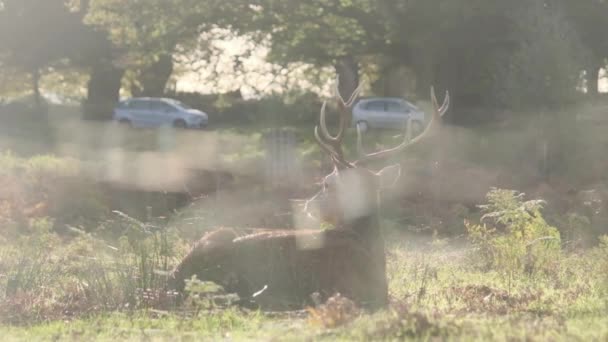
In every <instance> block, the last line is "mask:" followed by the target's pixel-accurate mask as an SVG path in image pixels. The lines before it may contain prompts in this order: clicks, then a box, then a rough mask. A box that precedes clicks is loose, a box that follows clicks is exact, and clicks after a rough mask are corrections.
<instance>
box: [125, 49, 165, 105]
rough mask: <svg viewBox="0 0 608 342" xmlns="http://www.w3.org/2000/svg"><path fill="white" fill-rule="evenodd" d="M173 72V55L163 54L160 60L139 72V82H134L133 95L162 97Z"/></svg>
mask: <svg viewBox="0 0 608 342" xmlns="http://www.w3.org/2000/svg"><path fill="white" fill-rule="evenodd" d="M172 73H173V56H172V55H170V54H163V55H161V56H160V57H159V58H158V60H157V61H156V62H154V63H152V64H151V65H149V66H147V67H145V68H143V69H142V70H141V71H140V72H139V77H138V79H137V81H138V84H133V85H132V87H131V93H132V95H133V96H150V97H160V96H162V95H163V94H164V93H165V87H166V86H167V82H168V81H169V78H170V77H171V74H172Z"/></svg>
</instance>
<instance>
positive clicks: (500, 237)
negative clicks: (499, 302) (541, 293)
mask: <svg viewBox="0 0 608 342" xmlns="http://www.w3.org/2000/svg"><path fill="white" fill-rule="evenodd" d="M523 196H524V194H521V193H517V192H516V191H512V190H501V189H493V190H492V191H490V192H489V193H488V202H489V203H488V204H487V205H484V206H482V209H483V211H484V212H485V215H484V216H483V217H482V219H481V220H482V221H485V220H491V221H492V223H491V224H492V225H493V226H490V227H488V226H487V225H486V224H470V223H467V224H466V228H467V231H468V235H469V239H470V240H471V242H472V243H473V245H475V246H476V248H477V249H476V250H477V253H476V254H475V255H474V258H475V259H479V260H480V261H481V263H482V264H484V266H485V267H486V268H489V269H495V270H497V271H499V272H501V273H502V274H504V275H505V276H506V277H507V278H508V279H510V280H511V279H513V278H514V277H516V276H518V275H521V274H524V273H525V274H529V275H534V274H536V273H538V272H544V273H545V274H546V273H549V272H551V271H552V270H553V269H554V268H555V267H557V264H556V263H557V262H558V261H559V257H560V255H561V253H560V252H561V246H560V235H559V232H558V230H557V229H555V228H554V227H551V226H550V225H548V224H547V222H546V221H545V219H544V218H543V216H542V214H541V208H542V204H543V201H539V200H532V201H524V200H523Z"/></svg>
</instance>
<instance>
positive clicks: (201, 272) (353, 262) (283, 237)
mask: <svg viewBox="0 0 608 342" xmlns="http://www.w3.org/2000/svg"><path fill="white" fill-rule="evenodd" d="M357 93H358V90H357V91H355V93H354V94H353V96H351V98H350V99H349V100H348V101H346V102H345V101H343V100H342V99H341V98H340V99H341V100H342V105H343V106H342V107H343V108H349V107H350V106H351V105H352V103H353V102H354V100H355V98H356V95H357ZM432 100H433V103H434V104H435V109H436V111H435V113H434V115H433V119H432V120H431V124H429V126H428V127H427V129H426V130H425V132H423V133H422V136H424V135H425V134H426V133H427V132H428V131H429V128H430V127H431V126H433V125H432V123H433V122H436V121H438V120H437V119H438V118H439V117H440V116H441V115H442V114H443V113H445V110H446V109H447V97H446V102H444V105H443V106H442V107H441V108H439V107H438V106H437V105H436V99H435V97H434V94H432ZM341 114H342V115H341V116H340V128H339V132H338V134H337V136H331V135H330V134H329V132H328V130H327V127H326V126H325V104H324V105H323V108H322V109H321V120H320V123H321V126H320V129H319V127H316V128H315V138H316V139H317V142H318V143H319V146H320V147H321V148H322V149H323V150H324V151H326V152H327V153H328V154H329V156H330V157H331V159H332V161H333V163H334V166H335V168H334V172H332V173H331V174H330V175H328V176H327V177H325V180H324V184H323V188H322V190H321V191H320V192H319V193H318V194H317V195H315V198H317V197H318V196H321V198H322V199H323V201H322V202H323V204H322V205H321V208H320V212H321V216H322V217H323V219H325V220H326V221H329V222H331V223H333V225H334V226H335V228H333V229H326V230H322V229H313V230H270V229H259V230H256V229H249V230H246V229H245V230H242V229H240V230H239V229H226V228H222V229H218V230H215V231H212V232H209V233H207V234H206V235H205V236H203V238H201V239H200V240H199V241H198V242H197V243H196V244H195V245H194V247H193V248H192V250H191V251H190V253H189V254H188V255H187V256H186V257H185V258H184V259H183V260H182V262H181V263H180V264H179V265H178V266H177V267H176V268H175V270H174V272H173V273H172V275H171V278H170V287H172V288H174V289H176V290H179V291H182V290H183V289H184V285H185V280H186V279H189V278H191V277H192V276H193V275H196V276H197V278H198V279H199V280H205V281H213V282H215V283H217V284H220V285H222V286H223V287H224V288H225V289H226V290H227V291H228V292H234V293H237V294H238V295H239V296H240V297H241V298H251V299H253V300H254V301H255V302H256V303H257V304H259V305H260V306H261V307H262V308H266V309H275V310H277V309H294V308H301V307H302V306H303V305H306V304H308V303H309V302H310V300H311V295H312V294H313V293H318V294H319V295H321V297H322V298H328V297H330V296H332V295H334V294H335V293H340V294H341V295H343V296H345V297H348V298H350V299H352V300H354V301H355V302H357V303H359V304H360V305H363V306H364V307H367V308H370V309H377V308H380V307H383V306H385V305H386V304H387V302H388V286H387V278H386V257H385V246H384V239H383V237H382V233H381V229H380V224H379V217H378V210H379V198H380V196H379V195H380V191H381V189H382V188H387V187H390V186H392V185H393V184H395V181H396V179H397V178H398V177H399V175H400V167H398V165H396V166H389V167H386V168H384V169H383V170H381V171H380V172H377V173H376V172H372V171H371V170H368V169H366V168H364V167H361V166H359V163H360V162H362V161H363V160H359V161H357V162H354V163H351V162H349V161H347V160H346V159H345V158H344V155H343V152H342V149H341V141H342V138H343V134H344V131H345V128H346V122H347V115H346V114H345V113H341ZM358 134H359V136H358V137H359V141H358V146H359V147H361V145H362V143H361V133H360V132H359V131H358ZM406 139H409V137H408V136H406ZM420 139H421V136H419V137H416V138H415V139H409V140H410V143H408V141H404V142H403V143H402V144H401V145H399V146H397V147H396V148H393V149H390V150H386V151H380V152H375V153H372V154H368V155H366V156H365V157H366V158H370V159H378V157H380V156H381V155H384V154H385V153H392V152H397V151H400V150H403V149H404V148H406V147H407V146H409V145H410V144H411V143H414V142H417V141H419V140H420ZM253 297H255V298H253Z"/></svg>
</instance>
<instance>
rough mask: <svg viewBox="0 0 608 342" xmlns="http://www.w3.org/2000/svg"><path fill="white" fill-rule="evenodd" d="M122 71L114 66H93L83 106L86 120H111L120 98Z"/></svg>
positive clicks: (123, 71) (108, 64)
mask: <svg viewBox="0 0 608 342" xmlns="http://www.w3.org/2000/svg"><path fill="white" fill-rule="evenodd" d="M124 73H125V70H124V69H119V68H117V67H115V66H114V65H112V64H110V63H107V64H105V63H104V64H97V65H95V66H93V69H92V71H91V76H90V79H89V82H88V84H87V99H86V100H85V103H84V105H83V117H84V118H86V119H97V120H104V119H111V118H112V113H113V108H114V106H115V105H116V103H117V102H118V100H119V98H120V87H121V81H122V77H123V75H124Z"/></svg>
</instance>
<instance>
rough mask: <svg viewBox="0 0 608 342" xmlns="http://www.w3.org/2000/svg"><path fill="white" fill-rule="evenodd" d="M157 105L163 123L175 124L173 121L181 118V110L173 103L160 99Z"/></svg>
mask: <svg viewBox="0 0 608 342" xmlns="http://www.w3.org/2000/svg"><path fill="white" fill-rule="evenodd" d="M157 106H158V109H157V112H158V116H159V122H160V124H161V125H173V122H174V121H175V120H177V119H179V111H178V110H177V108H175V107H174V106H172V105H171V104H169V103H166V102H163V101H158V103H157Z"/></svg>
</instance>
